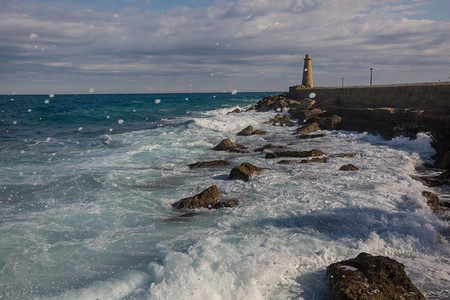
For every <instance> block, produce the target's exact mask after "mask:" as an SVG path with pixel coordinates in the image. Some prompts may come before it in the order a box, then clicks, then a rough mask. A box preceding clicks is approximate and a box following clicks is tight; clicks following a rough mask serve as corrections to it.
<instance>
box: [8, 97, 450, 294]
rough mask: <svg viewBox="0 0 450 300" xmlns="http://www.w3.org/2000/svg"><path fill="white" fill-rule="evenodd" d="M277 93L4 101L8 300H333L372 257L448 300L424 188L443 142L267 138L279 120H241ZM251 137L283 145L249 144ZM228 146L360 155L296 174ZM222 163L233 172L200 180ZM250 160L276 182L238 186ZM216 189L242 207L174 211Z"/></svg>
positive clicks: (337, 134) (447, 269) (422, 137)
mask: <svg viewBox="0 0 450 300" xmlns="http://www.w3.org/2000/svg"><path fill="white" fill-rule="evenodd" d="M269 94H270V93H237V94H234V95H233V94H230V93H210V94H135V95H132V94H127V95H93V94H90V95H27V96H21V95H10V96H0V153H1V156H0V299H292V298H295V299H328V297H329V294H328V291H327V287H326V278H325V268H326V266H327V265H329V264H330V263H333V262H335V261H337V260H342V259H347V258H350V257H354V256H356V255H357V254H359V253H360V252H363V251H364V252H369V253H371V254H374V255H387V256H390V257H393V258H395V259H397V260H399V261H400V262H402V263H404V264H405V266H406V270H407V272H408V275H409V276H410V277H411V278H412V280H413V282H414V283H415V284H416V285H417V286H418V287H419V289H420V290H422V291H423V292H424V293H425V295H426V296H427V297H428V298H429V299H445V298H446V297H447V298H448V297H449V295H450V289H449V286H450V264H449V259H448V257H450V256H449V254H450V250H449V249H450V247H448V246H449V245H448V241H447V239H446V238H445V237H442V232H445V231H446V230H448V222H447V221H445V220H443V219H442V218H440V217H438V216H436V215H435V214H433V213H432V212H431V210H430V209H429V208H428V206H427V205H426V203H425V200H424V199H423V197H422V196H421V192H422V191H423V190H430V188H427V187H425V186H423V184H422V183H420V182H418V181H416V180H414V179H413V177H414V176H419V174H418V173H417V171H416V167H417V166H420V165H421V164H422V163H423V162H424V161H427V160H429V158H430V156H431V155H433V154H434V151H433V149H432V148H431V147H430V140H431V137H430V136H429V135H428V134H426V133H421V134H419V135H418V137H417V139H416V140H412V141H411V140H409V139H406V138H396V139H393V140H391V141H384V140H383V139H381V138H380V137H376V136H372V135H369V134H366V133H353V132H341V131H325V132H324V133H326V134H327V136H326V137H324V138H321V139H314V140H299V139H298V138H296V137H295V136H293V135H292V133H293V132H294V131H295V127H293V128H287V127H280V126H271V125H267V124H264V122H265V121H267V120H268V119H270V118H271V117H273V116H274V115H275V114H276V112H265V113H258V112H253V111H252V112H243V113H241V114H227V113H228V112H229V111H231V110H233V109H235V108H241V109H244V110H245V109H246V108H248V107H249V106H250V105H252V104H255V103H256V102H257V101H258V100H259V99H261V98H262V97H263V96H266V95H269ZM281 113H286V112H285V111H282V112H281ZM248 125H252V126H254V127H255V128H256V129H263V130H266V131H267V132H268V134H267V135H264V136H250V137H238V136H236V133H237V132H239V131H240V130H241V129H243V128H244V127H246V126H248ZM224 138H230V139H232V140H233V141H236V142H238V143H241V144H244V145H246V146H248V147H249V148H250V149H253V148H257V147H261V146H263V145H265V144H268V143H273V144H280V145H288V146H289V148H291V149H293V150H310V149H313V148H319V149H322V150H323V151H324V152H325V153H327V154H328V155H331V154H338V153H350V152H351V153H357V155H356V157H354V158H345V157H336V156H335V157H333V156H330V159H329V161H328V162H327V163H326V164H300V163H296V164H292V165H280V164H277V161H274V160H267V159H265V158H264V153H258V152H251V153H248V154H238V153H225V152H216V151H212V150H211V148H213V147H214V146H215V145H217V144H218V143H219V142H220V141H221V140H222V139H224ZM212 159H229V160H230V161H231V166H224V167H218V168H209V169H200V170H190V169H189V168H188V167H187V165H188V164H190V163H193V162H196V161H199V160H212ZM244 161H249V162H251V163H253V164H255V165H258V166H260V167H262V168H264V172H263V173H262V174H260V175H257V176H256V177H254V178H253V179H252V180H251V181H250V182H247V183H245V182H241V181H229V180H227V176H228V174H229V172H230V170H231V168H232V166H234V165H238V164H240V163H242V162H244ZM346 163H353V164H355V165H358V166H359V167H360V171H358V172H353V173H342V172H338V169H339V167H340V166H341V165H343V164H346ZM213 184H215V185H217V186H218V187H219V191H220V193H221V195H222V197H224V198H237V199H239V200H240V204H239V206H238V207H234V208H228V209H221V210H214V211H207V210H198V212H199V213H200V214H198V215H196V216H194V217H192V218H180V217H179V216H180V214H181V213H180V212H177V211H175V210H174V209H173V208H172V206H171V204H172V203H174V202H175V201H177V200H179V199H181V198H184V197H188V196H192V195H194V194H196V193H199V192H201V191H202V190H204V189H205V188H207V187H208V186H210V185H213Z"/></svg>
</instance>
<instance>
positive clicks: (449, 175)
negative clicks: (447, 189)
mask: <svg viewBox="0 0 450 300" xmlns="http://www.w3.org/2000/svg"><path fill="white" fill-rule="evenodd" d="M438 177H439V179H441V180H442V181H443V182H444V184H449V183H450V170H447V171H445V172H443V173H442V174H441V175H439V176H438Z"/></svg>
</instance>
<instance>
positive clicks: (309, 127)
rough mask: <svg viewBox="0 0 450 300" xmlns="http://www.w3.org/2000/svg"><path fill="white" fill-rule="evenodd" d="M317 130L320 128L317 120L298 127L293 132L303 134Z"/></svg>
mask: <svg viewBox="0 0 450 300" xmlns="http://www.w3.org/2000/svg"><path fill="white" fill-rule="evenodd" d="M318 130H320V126H319V124H318V123H317V122H314V123H312V124H308V125H305V126H302V127H300V128H299V129H297V131H296V132H295V133H294V134H295V135H305V134H309V133H311V132H314V131H318Z"/></svg>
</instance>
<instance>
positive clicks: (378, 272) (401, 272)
mask: <svg viewBox="0 0 450 300" xmlns="http://www.w3.org/2000/svg"><path fill="white" fill-rule="evenodd" d="M327 279H328V287H329V290H330V293H331V297H332V299H333V300H369V299H370V300H371V299H373V300H396V299H397V300H400V299H401V300H406V299H408V300H416V299H417V300H425V297H424V296H423V294H422V293H421V292H420V291H419V290H418V289H417V287H416V286H415V285H414V284H413V283H412V282H411V280H410V279H409V277H408V276H407V275H406V272H405V266H404V265H403V264H401V263H399V262H397V261H395V260H393V259H391V258H389V257H384V256H372V255H370V254H367V253H361V254H359V255H358V256H357V257H356V258H352V259H349V260H344V261H340V262H337V263H334V264H331V265H330V266H329V267H328V268H327Z"/></svg>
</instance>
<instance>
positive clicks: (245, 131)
mask: <svg viewBox="0 0 450 300" xmlns="http://www.w3.org/2000/svg"><path fill="white" fill-rule="evenodd" d="M252 134H253V126H247V127H245V128H244V129H242V130H241V131H239V132H238V133H237V135H239V136H249V135H252Z"/></svg>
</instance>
